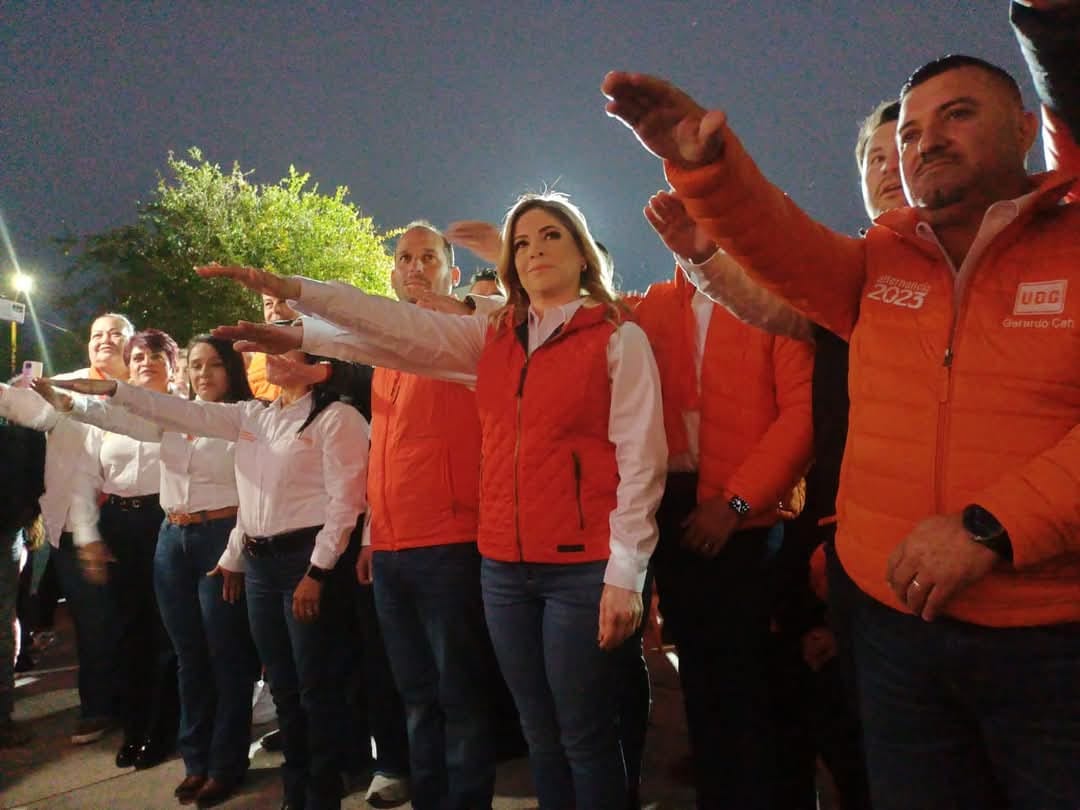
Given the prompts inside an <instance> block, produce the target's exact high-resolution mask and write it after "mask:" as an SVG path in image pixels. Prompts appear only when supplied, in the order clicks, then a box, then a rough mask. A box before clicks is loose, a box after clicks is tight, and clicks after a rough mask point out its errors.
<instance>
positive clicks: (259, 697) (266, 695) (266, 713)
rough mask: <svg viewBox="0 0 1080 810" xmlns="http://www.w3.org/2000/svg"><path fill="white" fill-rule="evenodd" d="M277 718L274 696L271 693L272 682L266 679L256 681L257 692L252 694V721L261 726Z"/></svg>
mask: <svg viewBox="0 0 1080 810" xmlns="http://www.w3.org/2000/svg"><path fill="white" fill-rule="evenodd" d="M276 719H277V709H276V708H275V707H274V698H273V697H271V695H270V684H268V683H267V682H266V681H256V682H255V693H254V694H253V695H252V696H251V722H252V724H253V725H256V726H261V725H262V724H263V723H270V722H272V721H274V720H276Z"/></svg>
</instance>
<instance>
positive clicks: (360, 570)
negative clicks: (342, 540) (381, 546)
mask: <svg viewBox="0 0 1080 810" xmlns="http://www.w3.org/2000/svg"><path fill="white" fill-rule="evenodd" d="M374 555H375V550H374V549H373V548H372V547H371V546H363V547H361V549H360V556H358V557H357V558H356V581H357V582H359V583H360V584H361V585H370V584H371V583H372V582H373V578H372V576H371V558H372V557H373V556H374Z"/></svg>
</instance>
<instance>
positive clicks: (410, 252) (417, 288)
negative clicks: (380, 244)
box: [390, 228, 460, 301]
mask: <svg viewBox="0 0 1080 810" xmlns="http://www.w3.org/2000/svg"><path fill="white" fill-rule="evenodd" d="M458 278H460V272H459V271H458V269H457V268H456V267H448V266H447V264H446V251H445V250H443V244H442V239H441V238H440V237H439V235H438V234H437V233H435V232H434V231H430V230H428V229H427V228H413V229H411V230H408V231H406V232H405V233H404V234H402V236H401V238H400V239H398V243H397V247H396V248H395V249H394V271H393V272H392V273H391V274H390V283H391V285H393V287H394V292H396V293H397V297H398V298H399V299H401V300H402V301H415V300H416V299H417V297H418V296H419V295H421V294H423V293H425V292H432V293H436V294H437V295H449V294H450V292H451V290H453V289H454V284H456V283H457V280H458Z"/></svg>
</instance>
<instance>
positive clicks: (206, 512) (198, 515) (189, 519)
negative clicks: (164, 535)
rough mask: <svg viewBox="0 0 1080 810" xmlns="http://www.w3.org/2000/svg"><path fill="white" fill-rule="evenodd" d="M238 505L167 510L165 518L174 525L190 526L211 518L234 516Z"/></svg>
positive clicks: (208, 520) (219, 518)
mask: <svg viewBox="0 0 1080 810" xmlns="http://www.w3.org/2000/svg"><path fill="white" fill-rule="evenodd" d="M237 511H239V507H236V506H223V507H221V508H220V509H203V510H202V511H200V512H168V513H166V515H165V519H166V520H167V521H169V523H171V524H172V525H174V526H192V525H194V524H196V523H209V522H210V521H211V520H222V519H223V518H231V517H236V513H237Z"/></svg>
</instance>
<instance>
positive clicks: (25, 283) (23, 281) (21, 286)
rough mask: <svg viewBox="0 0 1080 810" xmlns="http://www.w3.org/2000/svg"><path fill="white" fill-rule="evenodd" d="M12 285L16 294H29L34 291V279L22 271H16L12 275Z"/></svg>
mask: <svg viewBox="0 0 1080 810" xmlns="http://www.w3.org/2000/svg"><path fill="white" fill-rule="evenodd" d="M11 286H12V287H14V288H15V293H16V294H18V293H22V294H23V295H29V294H30V293H32V292H33V291H34V279H33V278H31V277H30V276H28V275H26V273H23V272H22V271H16V273H15V274H14V275H13V276H12V277H11Z"/></svg>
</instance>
